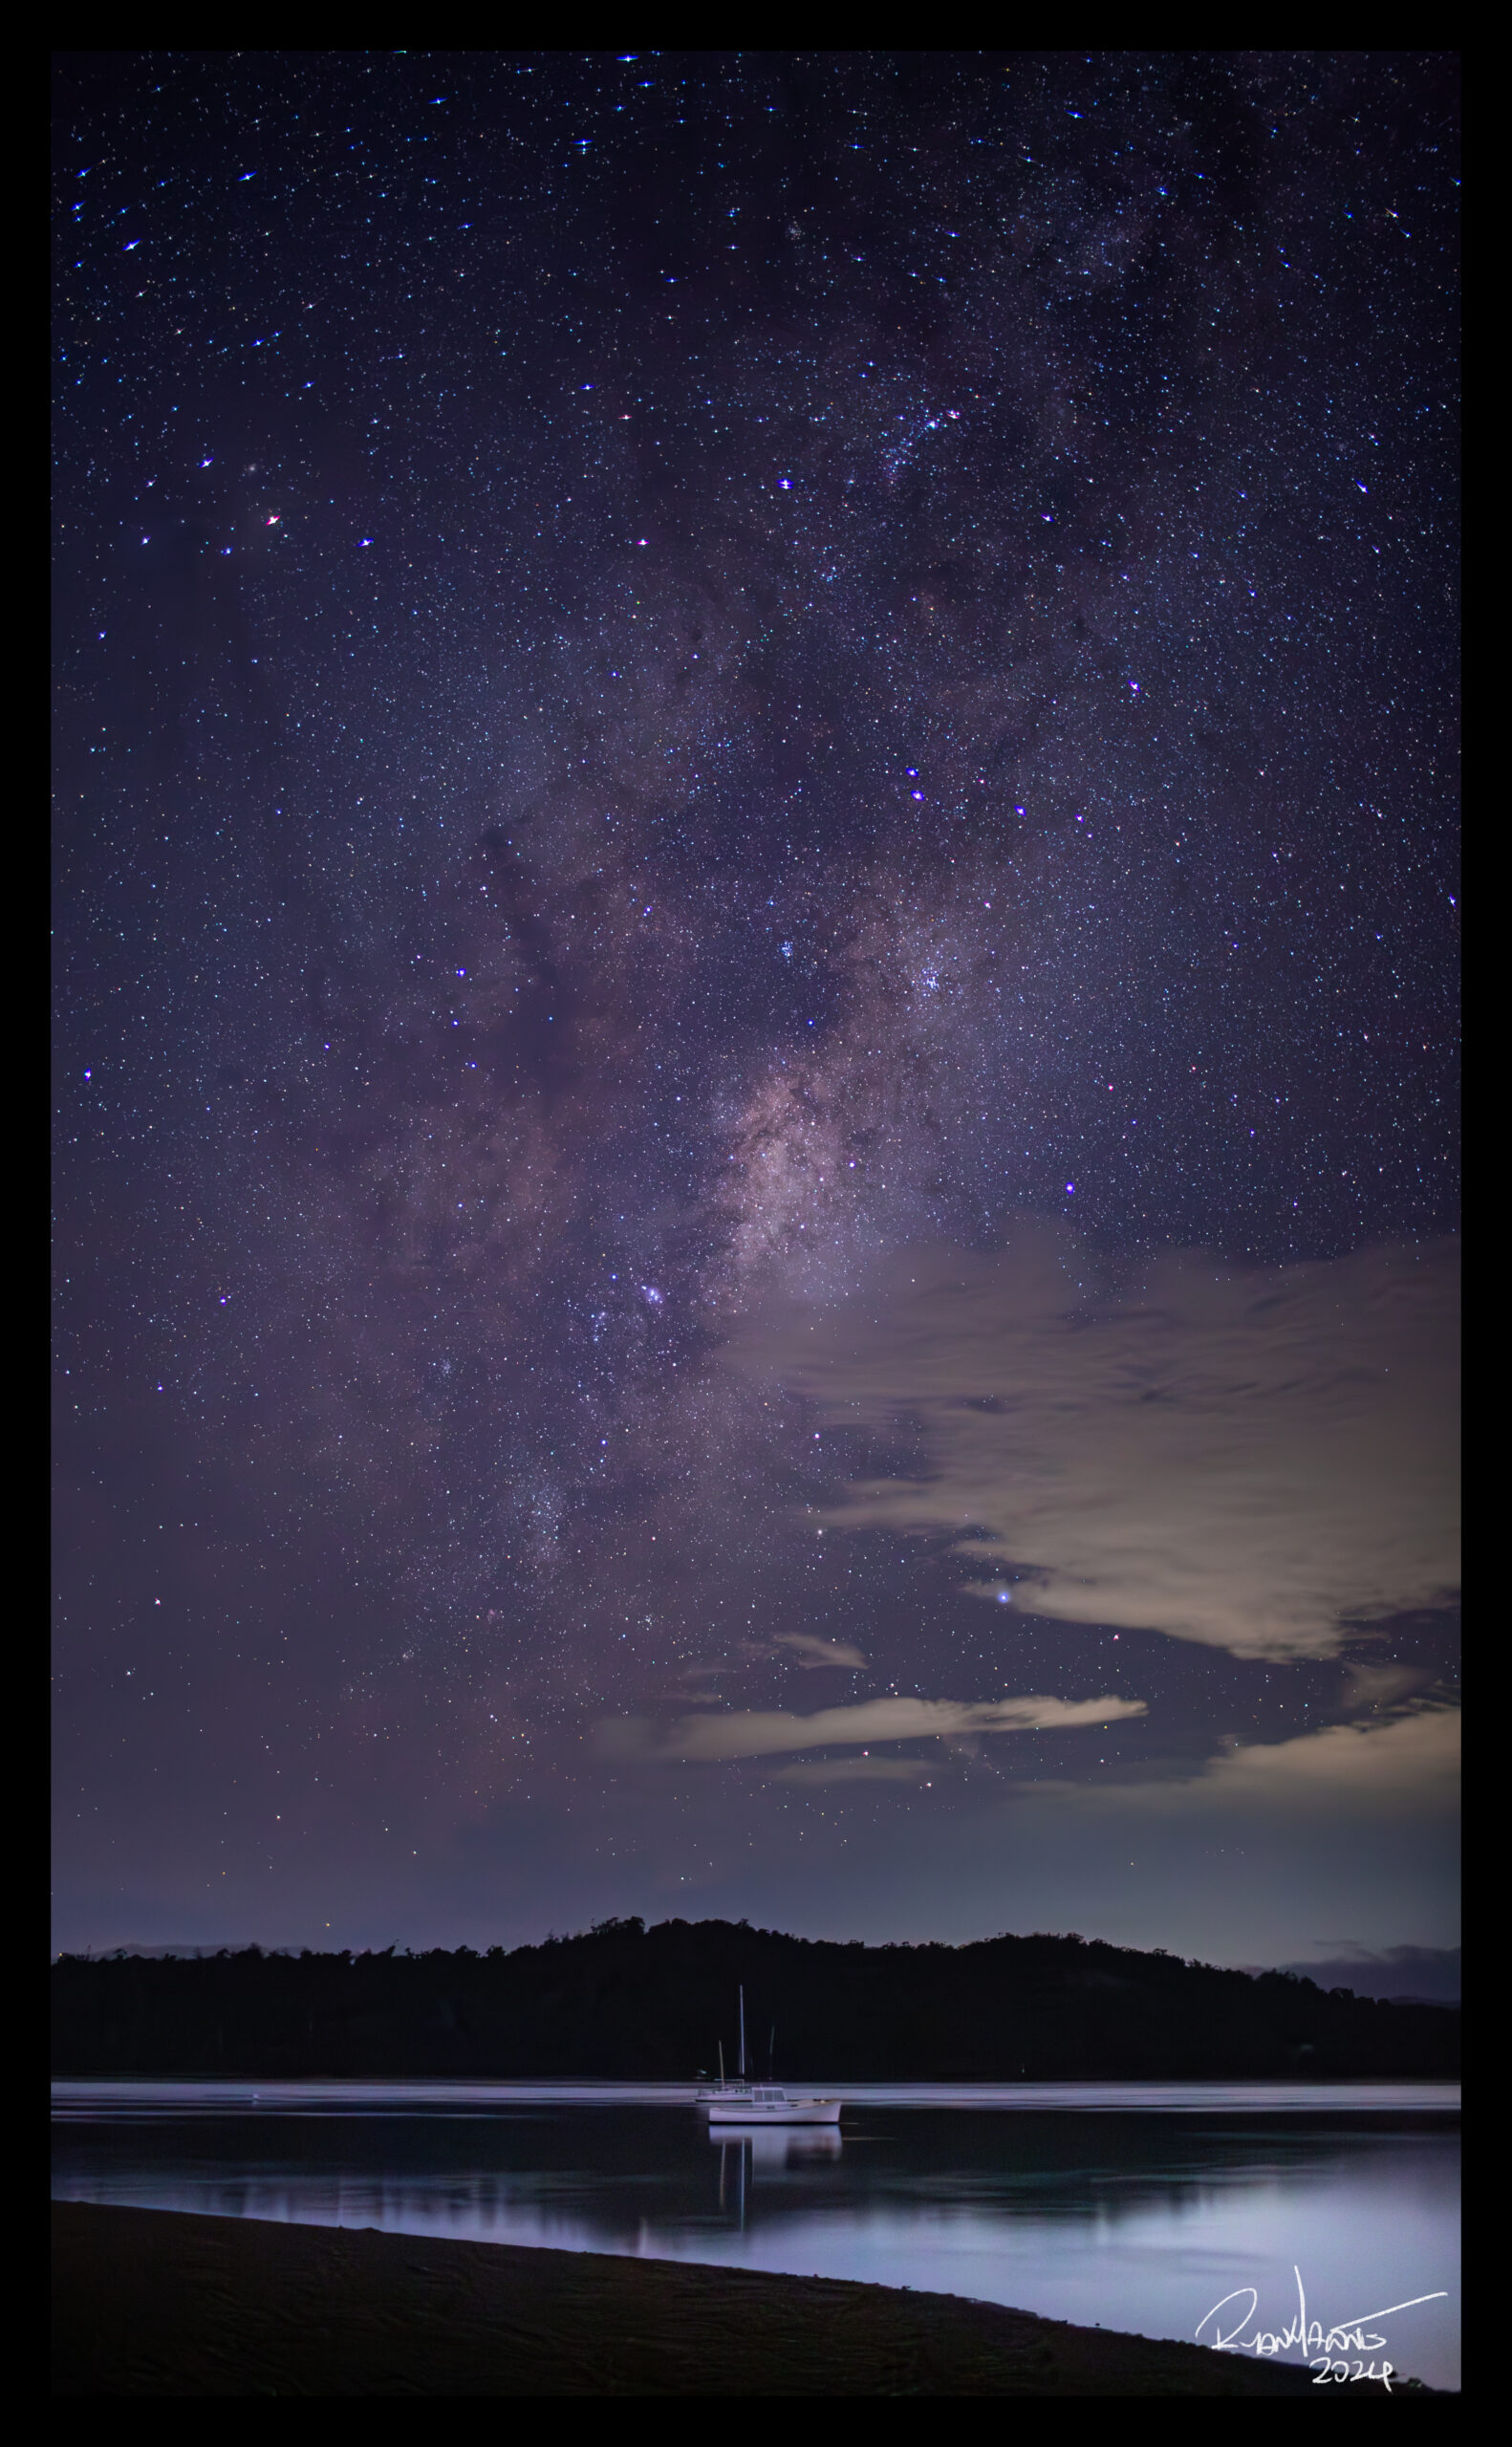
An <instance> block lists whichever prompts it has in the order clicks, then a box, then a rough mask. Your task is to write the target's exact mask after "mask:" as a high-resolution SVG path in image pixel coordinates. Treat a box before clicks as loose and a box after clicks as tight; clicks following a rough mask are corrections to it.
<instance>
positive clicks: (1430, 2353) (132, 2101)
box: [53, 2082, 1459, 2387]
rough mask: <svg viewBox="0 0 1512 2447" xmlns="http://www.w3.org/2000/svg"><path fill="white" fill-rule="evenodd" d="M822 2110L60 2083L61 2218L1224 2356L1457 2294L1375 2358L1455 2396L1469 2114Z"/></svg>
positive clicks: (1014, 2095) (1219, 2100)
mask: <svg viewBox="0 0 1512 2447" xmlns="http://www.w3.org/2000/svg"><path fill="white" fill-rule="evenodd" d="M804 2087H805V2088H808V2087H810V2086H809V2085H805V2086H804ZM811 2087H813V2088H814V2089H816V2090H824V2089H827V2090H830V2091H831V2094H833V2092H834V2090H837V2089H838V2090H840V2094H841V2095H842V2096H844V2097H845V2099H846V2101H847V2107H846V2113H845V2117H844V2121H843V2124H842V2126H841V2128H840V2129H839V2131H835V2130H833V2129H830V2128H825V2127H822V2126H821V2127H809V2128H803V2127H795V2128H792V2129H789V2130H787V2131H777V2130H768V2131H765V2132H758V2133H751V2134H749V2135H745V2136H743V2135H741V2134H739V2133H734V2134H731V2133H728V2131H727V2130H726V2131H725V2132H724V2133H721V2134H719V2135H718V2136H713V2135H711V2134H710V2133H709V2131H708V2129H707V2127H706V2126H705V2125H704V2123H703V2121H702V2117H701V2116H700V2115H699V2114H698V2112H697V2111H696V2109H695V2108H694V2107H693V2105H692V2093H691V2091H690V2090H686V2089H673V2088H668V2087H655V2086H649V2085H648V2086H640V2087H637V2086H632V2085H616V2086H613V2087H611V2086H606V2085H593V2084H584V2083H577V2084H568V2083H562V2084H555V2085H552V2084H541V2083H536V2084H523V2083H508V2084H498V2083H480V2082H457V2083H447V2082H413V2083H377V2082H374V2083H359V2082H277V2083H266V2084H257V2085H253V2084H250V2083H242V2082H219V2083H210V2082H206V2083H194V2082H131V2083H98V2082H59V2083H56V2084H54V2092H53V2113H54V2169H53V2193H54V2198H58V2199H67V2200H92V2201H120V2202H129V2203H132V2204H134V2205H136V2206H139V2207H142V2208H159V2209H180V2210H199V2211H202V2212H205V2213H207V2214H210V2215H215V2216H222V2217H225V2216H232V2217H248V2218H269V2219H289V2220H296V2221H299V2222H302V2223H305V2224H317V2225H318V2224H325V2225H340V2226H376V2227H380V2228H387V2229H390V2230H393V2231H397V2232H400V2233H406V2234H424V2235H442V2236H452V2237H458V2238H463V2239H466V2240H471V2241H485V2242H489V2241H491V2242H501V2243H523V2244H537V2245H549V2246H551V2247H553V2248H556V2249H559V2250H578V2251H600V2252H625V2253H633V2254H637V2255H641V2256H644V2257H647V2258H655V2259H674V2260H691V2261H712V2262H722V2263H729V2264H731V2265H737V2266H742V2267H748V2268H765V2269H773V2270H784V2271H788V2272H790V2273H792V2274H796V2275H801V2276H807V2275H819V2276H825V2277H846V2278H860V2279H866V2280H870V2281H872V2282H873V2283H875V2284H878V2285H910V2286H916V2287H926V2288H928V2289H930V2290H932V2291H935V2292H940V2293H949V2294H964V2295H969V2296H973V2297H975V2298H977V2299H979V2300H982V2301H986V2302H997V2303H1007V2304H1013V2305H1016V2306H1019V2307H1020V2308H1023V2309H1026V2310H1034V2311H1040V2312H1044V2313H1047V2314H1048V2315H1049V2316H1051V2317H1053V2318H1057V2319H1067V2320H1076V2321H1081V2322H1084V2323H1086V2324H1088V2325H1091V2324H1093V2323H1097V2322H1100V2323H1101V2325H1102V2326H1103V2327H1105V2328H1125V2329H1134V2330H1136V2331H1140V2332H1142V2333H1143V2334H1145V2335H1149V2336H1175V2337H1192V2336H1194V2335H1195V2334H1196V2333H1197V2332H1198V2330H1199V2326H1200V2325H1201V2323H1202V2322H1203V2318H1204V2314H1207V2313H1208V2312H1209V2311H1210V2310H1211V2309H1212V2306H1214V2305H1216V2304H1218V2303H1219V2302H1220V2300H1221V2299H1222V2298H1224V2297H1226V2296H1237V2299H1236V2300H1235V2301H1234V2302H1233V2303H1232V2304H1231V2305H1230V2306H1229V2309H1228V2310H1227V2311H1225V2312H1224V2313H1223V2314H1222V2325H1223V2328H1224V2331H1225V2333H1234V2332H1237V2333H1238V2334H1239V2335H1241V2336H1242V2337H1249V2336H1252V2335H1253V2334H1254V2333H1255V2331H1256V2329H1257V2328H1261V2329H1264V2330H1268V2331H1271V2332H1276V2331H1280V2330H1282V2329H1283V2328H1285V2326H1286V2325H1287V2323H1288V2322H1290V2321H1291V2320H1293V2319H1294V2318H1295V2316H1296V2314H1297V2309H1298V2279H1297V2276H1296V2274H1295V2272H1296V2271H1297V2270H1299V2269H1300V2271H1301V2279H1302V2284H1303V2285H1304V2287H1305V2289H1306V2297H1307V2317H1308V2320H1309V2322H1310V2321H1314V2320H1316V2321H1318V2322H1320V2323H1321V2325H1322V2326H1323V2328H1328V2327H1330V2326H1332V2325H1334V2324H1338V2325H1340V2326H1344V2325H1347V2324H1350V2323H1352V2322H1353V2321H1356V2320H1359V2319H1362V2318H1365V2317H1366V2316H1367V2315H1368V2314H1370V2313H1372V2312H1374V2311H1385V2310H1387V2306H1393V2305H1397V2304H1404V2303H1408V2302H1410V2301H1412V2300H1413V2298H1415V2297H1417V2296H1421V2295H1427V2294H1430V2293H1433V2294H1437V2293H1439V2292H1440V2291H1441V2292H1442V2294H1443V2295H1444V2296H1445V2297H1446V2298H1447V2299H1441V2300H1436V2301H1430V2302H1425V2303H1421V2304H1415V2306H1414V2307H1413V2308H1411V2309H1406V2310H1402V2311H1400V2312H1395V2313H1393V2314H1391V2315H1389V2316H1387V2317H1385V2318H1383V2319H1378V2320H1376V2321H1375V2322H1374V2326H1373V2332H1374V2333H1377V2334H1384V2335H1385V2337H1386V2339H1387V2343H1386V2345H1385V2347H1384V2348H1381V2349H1378V2350H1376V2352H1375V2354H1374V2357H1373V2358H1374V2360H1375V2362H1376V2364H1377V2367H1378V2366H1379V2364H1380V2363H1381V2362H1382V2361H1383V2360H1389V2361H1390V2362H1392V2363H1393V2366H1394V2367H1395V2369H1396V2370H1397V2371H1404V2372H1411V2373H1413V2374H1415V2376H1417V2377H1420V2378H1422V2379H1425V2380H1426V2381H1428V2383H1429V2384H1430V2385H1431V2386H1434V2387H1458V2384H1459V2364H1458V2327H1459V2320H1458V2309H1459V2250H1458V2189H1459V2186H1458V2176H1459V2169H1458V2089H1457V2088H1456V2087H1455V2086H1453V2085H1449V2084H1413V2083H1393V2084H1385V2083H1372V2084H1349V2085H1346V2084H1330V2085H1322V2084H1317V2085H1310V2086H1307V2087H1301V2086H1296V2085H1287V2086H1282V2085H1266V2084H1242V2085H1241V2084H1234V2085H1222V2084H1185V2085H1159V2084H1134V2083H1116V2084H1112V2083H1100V2084H1091V2083H1069V2084H1060V2085H1052V2084H1044V2083H1026V2084H1018V2085H1001V2086H987V2085H971V2086H966V2087H961V2086H951V2087H942V2086H923V2085H910V2086H897V2085H893V2086H881V2085H865V2086H860V2087H857V2086H851V2087H849V2088H845V2087H843V2086H840V2085H826V2084H820V2083H815V2084H813V2085H812V2086H811ZM1251 2288H1253V2289H1254V2292H1255V2296H1256V2303H1255V2309H1254V2313H1253V2315H1252V2316H1251V2317H1249V2318H1248V2319H1247V2320H1245V2319H1244V2317H1243V2315H1244V2313H1245V2311H1246V2308H1247V2306H1248V2302H1249V2289H1251ZM1213 2327H1214V2324H1213V2322H1212V2321H1211V2320H1210V2321H1209V2322H1208V2325H1207V2327H1206V2328H1204V2329H1203V2331H1202V2332H1203V2335H1204V2337H1207V2338H1210V2337H1211V2336H1212V2334H1213ZM1285 2358H1286V2359H1288V2360H1292V2361H1304V2360H1306V2359H1307V2355H1306V2353H1305V2352H1304V2351H1303V2350H1302V2349H1301V2347H1300V2346H1294V2347H1292V2348H1290V2349H1288V2350H1286V2352H1285Z"/></svg>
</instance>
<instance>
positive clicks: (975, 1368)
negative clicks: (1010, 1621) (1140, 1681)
mask: <svg viewBox="0 0 1512 2447" xmlns="http://www.w3.org/2000/svg"><path fill="white" fill-rule="evenodd" d="M1094 1272H1095V1269H1094V1267H1093V1266H1092V1264H1091V1261H1090V1260H1089V1259H1088V1258H1087V1257H1086V1256H1085V1254H1084V1253H1082V1252H1080V1251H1079V1250H1078V1249H1077V1247H1076V1246H1075V1245H1074V1244H1073V1243H1071V1242H1070V1241H1069V1239H1063V1238H1060V1237H1058V1236H1056V1235H1054V1234H1053V1233H1052V1232H1051V1231H1050V1230H1049V1229H1048V1227H1046V1228H1044V1229H1041V1230H1040V1231H1037V1232H1032V1233H1026V1234H1025V1235H1024V1236H1023V1237H1022V1239H1021V1240H1020V1241H1019V1242H1018V1243H1017V1244H1016V1245H1014V1247H1013V1248H1012V1249H1010V1250H1009V1251H1007V1252H1005V1253H1003V1254H999V1255H994V1256H986V1257H979V1256H973V1255H968V1254H965V1253H961V1252H951V1253H940V1252H932V1253H925V1254H923V1255H916V1256H914V1257H911V1258H908V1259H905V1260H904V1261H902V1262H901V1263H900V1264H899V1265H898V1266H896V1267H894V1269H893V1271H892V1274H891V1276H890V1278H889V1279H888V1280H886V1281H885V1282H883V1283H880V1284H879V1285H878V1286H877V1287H876V1288H875V1289H874V1290H872V1291H871V1292H870V1293H868V1294H867V1295H865V1296H862V1297H857V1298H855V1299H853V1300H852V1301H850V1302H849V1303H847V1304H845V1305H843V1306H842V1307H840V1308H838V1309H831V1310H808V1311H798V1310H788V1311H787V1312H786V1313H785V1314H783V1315H781V1316H777V1317H773V1316H771V1315H770V1314H768V1315H767V1317H766V1318H765V1319H763V1320H762V1321H761V1324H760V1326H759V1328H753V1329H752V1330H751V1331H749V1332H747V1333H746V1335H745V1337H744V1339H743V1341H742V1342H741V1344H740V1345H738V1346H737V1347H735V1348H733V1349H732V1353H731V1356H732V1358H733V1359H734V1361H735V1364H736V1365H738V1366H740V1367H741V1368H743V1369H744V1370H745V1372H747V1373H749V1374H751V1375H776V1376H777V1377H778V1378H779V1379H780V1380H781V1381H782V1382H783V1383H784V1384H786V1385H787V1386H788V1388H790V1389H791V1390H793V1391H796V1392H799V1393H801V1394H803V1395H805V1396H806V1397H808V1398H809V1399H810V1401H811V1402H812V1404H813V1405H814V1409H815V1415H816V1417H817V1418H819V1419H820V1420H821V1421H822V1422H827V1423H829V1424H831V1425H832V1426H841V1425H844V1426H850V1427H860V1428H865V1429H867V1430H869V1431H870V1432H872V1433H874V1434H875V1432H877V1431H881V1432H883V1433H885V1432H886V1431H887V1430H888V1429H889V1428H890V1427H892V1426H893V1425H894V1424H895V1423H896V1422H897V1421H899V1420H905V1421H907V1422H908V1423H909V1427H910V1430H911V1433H912V1435H913V1436H914V1438H915V1439H916V1440H918V1441H921V1446H922V1454H923V1462H922V1467H921V1468H918V1467H917V1465H916V1474H915V1475H913V1476H908V1477H902V1476H899V1477H889V1478H872V1479H868V1480H864V1481H859V1482H857V1483H853V1485H852V1486H851V1488H850V1489H849V1490H848V1493H847V1495H846V1497H845V1499H844V1501H843V1503H842V1505H840V1506H839V1508H838V1509H836V1510H835V1511H834V1512H833V1513H832V1515H831V1516H830V1518H831V1520H832V1522H833V1523H834V1524H835V1525H837V1526H839V1527H850V1528H868V1527H884V1528H887V1529H890V1530H892V1531H895V1532H896V1531H916V1532H921V1533H928V1534H931V1535H934V1536H937V1537H938V1536H940V1535H941V1534H942V1533H944V1534H948V1533H954V1535H955V1538H956V1540H957V1541H958V1543H959V1545H960V1547H961V1549H962V1551H963V1552H964V1553H965V1554H967V1555H969V1556H972V1557H973V1558H980V1560H981V1562H982V1563H983V1565H984V1566H987V1567H989V1568H990V1569H992V1570H994V1571H995V1573H996V1575H997V1577H995V1578H994V1580H993V1581H992V1583H991V1585H990V1587H987V1588H984V1589H983V1591H982V1592H981V1593H982V1594H983V1595H984V1596H987V1597H989V1598H992V1599H1001V1596H1002V1594H1004V1593H1006V1591H1007V1588H1008V1582H1007V1580H1006V1578H1005V1577H1004V1574H1005V1573H1007V1572H1008V1571H1009V1570H1011V1571H1012V1573H1013V1574H1014V1575H1015V1577H1016V1580H1017V1586H1016V1588H1015V1590H1014V1592H1013V1593H1014V1601H1015V1603H1016V1604H1017V1605H1019V1606H1020V1607H1022V1608H1024V1609H1026V1610H1027V1611H1028V1612H1030V1613H1036V1614H1049V1615H1057V1616H1060V1617H1063V1618H1065V1619H1067V1620H1069V1621H1074V1622H1095V1623H1114V1624H1124V1625H1128V1626H1130V1627H1131V1628H1141V1629H1148V1630H1152V1631H1160V1632H1166V1633H1169V1634H1171V1635H1174V1636H1175V1637H1177V1638H1178V1639H1186V1640H1195V1641H1200V1642H1203V1643H1205V1644H1207V1645H1209V1646H1212V1647H1218V1648H1226V1649H1228V1650H1230V1651H1232V1652H1233V1653H1234V1654H1235V1655H1236V1656H1240V1657H1309V1656H1310V1657H1324V1656H1328V1655H1329V1654H1331V1653H1332V1652H1334V1651H1335V1650H1336V1649H1337V1648H1338V1646H1339V1644H1340V1642H1341V1640H1342V1639H1343V1637H1344V1636H1345V1635H1346V1630H1347V1626H1348V1624H1349V1623H1350V1621H1351V1620H1353V1621H1359V1620H1362V1619H1370V1618H1372V1617H1380V1616H1383V1615H1386V1614H1389V1613H1398V1612H1401V1611H1404V1610H1406V1609H1408V1608H1412V1607H1423V1606H1432V1605H1436V1604H1440V1603H1442V1602H1444V1601H1445V1600H1446V1599H1447V1598H1448V1597H1450V1596H1451V1595H1452V1594H1453V1593H1454V1592H1455V1591H1456V1590H1457V1588H1458V1576H1459V1553H1458V1416H1457V1397H1458V1246H1457V1245H1455V1244H1453V1243H1448V1242H1439V1243H1430V1244H1426V1245H1422V1246H1420V1247H1417V1248H1394V1249H1392V1248H1387V1249H1377V1250H1372V1251H1365V1252H1361V1253H1359V1254H1357V1255H1355V1256H1352V1257H1348V1258H1341V1259H1337V1260H1333V1261H1331V1262H1319V1263H1316V1264H1311V1265H1306V1266H1296V1267H1286V1268H1280V1269H1267V1270H1264V1271H1262V1270H1260V1269H1258V1268H1257V1269H1253V1270H1240V1269H1237V1268H1234V1267H1227V1266H1224V1265H1222V1264H1221V1263H1220V1261H1218V1260H1215V1259H1213V1258H1211V1257H1207V1256H1204V1255H1202V1254H1201V1253H1200V1252H1198V1253H1191V1254H1187V1255H1184V1256H1179V1257H1171V1258H1168V1259H1165V1260H1162V1261H1160V1262H1159V1263H1157V1264H1156V1265H1154V1266H1152V1267H1150V1268H1148V1269H1147V1271H1146V1272H1145V1274H1144V1276H1143V1279H1142V1281H1141V1282H1140V1283H1139V1284H1138V1286H1137V1287H1136V1288H1134V1289H1131V1290H1129V1291H1126V1292H1124V1293H1122V1294H1120V1295H1118V1296H1112V1295H1109V1294H1107V1293H1105V1292H1104V1291H1102V1290H1101V1288H1099V1287H1098V1285H1097V1283H1096V1282H1095V1279H1094Z"/></svg>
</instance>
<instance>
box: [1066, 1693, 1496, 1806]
mask: <svg viewBox="0 0 1512 2447" xmlns="http://www.w3.org/2000/svg"><path fill="white" fill-rule="evenodd" d="M1029 1798H1030V1799H1031V1800H1033V1801H1038V1800H1046V1801H1050V1800H1054V1801H1058V1802H1068V1801H1069V1802H1070V1803H1071V1804H1073V1806H1074V1807H1075V1808H1078V1809H1080V1808H1090V1809H1092V1810H1094V1811H1095V1810H1105V1811H1117V1812H1119V1813H1122V1812H1125V1811H1129V1810H1134V1811H1137V1812H1140V1813H1149V1814H1155V1815H1160V1816H1168V1815H1172V1814H1177V1815H1180V1814H1183V1813H1185V1812H1187V1811H1193V1812H1200V1813H1201V1815H1202V1817H1203V1819H1204V1820H1205V1821H1207V1822H1209V1823H1211V1824H1216V1823H1217V1821H1218V1820H1219V1819H1220V1818H1224V1817H1246V1816H1270V1817H1284V1818H1293V1817H1295V1818H1299V1819H1301V1818H1306V1819H1309V1820H1311V1819H1318V1818H1357V1817H1383V1816H1384V1817H1389V1818H1392V1819H1400V1818H1404V1817H1408V1816H1411V1817H1413V1818H1415V1819H1422V1818H1433V1817H1444V1818H1453V1816H1454V1815H1455V1814H1456V1813H1457V1811H1458V1807H1459V1711H1458V1708H1453V1707H1443V1706H1428V1707H1418V1708H1415V1709H1414V1710H1413V1711H1412V1712H1411V1713H1410V1714H1408V1715H1405V1716H1400V1717H1395V1718H1393V1719H1391V1720H1390V1721H1388V1722H1386V1723H1384V1724H1332V1725H1325V1726H1322V1727H1320V1729H1319V1730H1318V1732H1316V1733H1300V1734H1297V1735H1295V1736H1294V1737H1293V1739H1292V1740H1291V1741H1289V1742H1264V1743H1262V1742H1251V1743H1241V1744H1240V1745H1239V1746H1238V1747H1236V1748H1234V1749H1232V1750H1224V1751H1220V1752H1218V1753H1217V1754H1216V1756H1215V1757H1213V1758H1211V1759H1209V1760H1208V1761H1207V1762H1206V1763H1205V1764H1204V1765H1203V1766H1202V1767H1200V1768H1199V1770H1198V1771H1197V1773H1196V1774H1194V1775H1181V1776H1172V1775H1167V1776H1165V1777H1164V1778H1162V1779H1161V1780H1160V1781H1159V1782H1158V1783H1155V1782H1152V1783H1141V1784H1113V1785H1107V1786H1099V1785H1072V1784H1068V1783H1063V1782H1057V1783H1055V1784H1053V1785H1052V1784H1048V1783H1047V1784H1043V1785H1039V1786H1036V1787H1033V1790H1032V1792H1031V1794H1030V1796H1029Z"/></svg>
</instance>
